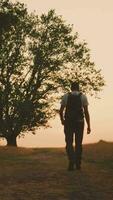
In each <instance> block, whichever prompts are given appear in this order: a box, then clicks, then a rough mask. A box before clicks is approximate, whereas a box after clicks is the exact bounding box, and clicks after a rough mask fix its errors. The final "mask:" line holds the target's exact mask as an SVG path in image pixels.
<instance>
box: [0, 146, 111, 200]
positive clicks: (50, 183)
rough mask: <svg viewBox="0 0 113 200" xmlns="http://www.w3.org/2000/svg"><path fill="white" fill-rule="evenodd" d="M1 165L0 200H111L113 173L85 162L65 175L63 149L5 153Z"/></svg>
mask: <svg viewBox="0 0 113 200" xmlns="http://www.w3.org/2000/svg"><path fill="white" fill-rule="evenodd" d="M86 156H87V151H86ZM92 156H93V157H94V154H92ZM88 159H89V158H88ZM0 162H1V165H0V200H101V199H102V200H113V169H111V168H109V169H108V168H106V167H102V166H100V165H98V164H97V163H95V162H92V161H91V160H90V159H89V160H87V159H86V158H84V160H83V164H82V170H81V171H76V170H75V171H73V172H68V171H67V169H66V168H67V157H66V154H65V150H64V149H39V150H38V149H33V150H32V149H31V150H22V149H20V150H16V151H14V149H12V150H10V151H9V150H8V149H7V150H6V151H5V150H3V151H2V152H1V156H0Z"/></svg>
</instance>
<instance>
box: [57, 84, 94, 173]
mask: <svg viewBox="0 0 113 200" xmlns="http://www.w3.org/2000/svg"><path fill="white" fill-rule="evenodd" d="M64 111H65V112H64ZM84 117H85V119H86V122H87V133H88V134H89V133H90V131H91V129H90V116H89V112H88V100H87V97H86V96H85V95H84V94H82V93H81V92H80V91H79V83H78V82H73V83H72V84H71V92H70V93H67V94H65V95H64V96H63V98H62V101H61V107H60V119H61V123H62V125H64V133H65V142H66V152H67V155H68V158H69V166H68V170H69V171H71V170H73V169H74V165H75V166H76V169H81V156H82V140H83V132H84ZM74 135H75V148H74V147H73V139H74Z"/></svg>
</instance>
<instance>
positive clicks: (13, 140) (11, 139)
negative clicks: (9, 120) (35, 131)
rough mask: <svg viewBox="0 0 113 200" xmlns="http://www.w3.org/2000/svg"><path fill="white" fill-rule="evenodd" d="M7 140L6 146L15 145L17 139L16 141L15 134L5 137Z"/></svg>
mask: <svg viewBox="0 0 113 200" xmlns="http://www.w3.org/2000/svg"><path fill="white" fill-rule="evenodd" d="M6 140H7V146H14V147H17V141H16V136H15V135H13V134H12V135H10V136H8V137H7V138H6Z"/></svg>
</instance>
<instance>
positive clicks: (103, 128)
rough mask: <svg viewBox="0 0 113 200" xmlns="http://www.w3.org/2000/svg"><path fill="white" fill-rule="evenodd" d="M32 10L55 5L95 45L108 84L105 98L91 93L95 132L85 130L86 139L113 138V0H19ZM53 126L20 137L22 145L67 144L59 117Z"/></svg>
mask: <svg viewBox="0 0 113 200" xmlns="http://www.w3.org/2000/svg"><path fill="white" fill-rule="evenodd" d="M19 1H20V2H24V3H25V4H26V5H27V7H28V9H29V11H30V12H31V11H34V10H35V11H36V12H37V14H39V15H40V14H41V13H45V12H48V10H49V9H55V10H56V13H57V14H60V15H62V16H63V18H64V19H65V20H66V21H67V23H70V24H73V25H74V30H75V31H77V32H78V33H79V36H80V39H81V40H84V39H85V40H86V42H87V43H88V47H89V48H90V49H91V56H92V60H93V61H94V62H95V64H96V65H97V66H98V67H99V68H101V69H102V74H103V76H104V78H105V81H106V87H104V89H103V92H102V93H100V94H99V97H100V98H101V99H95V98H94V97H89V111H90V115H91V127H92V133H91V134H90V135H87V134H86V130H85V131H84V143H89V142H90V143H91V142H97V141H99V140H100V139H103V140H107V141H113V0H19ZM13 2H15V1H13ZM51 125H52V128H51V129H49V128H48V129H47V130H41V131H37V132H38V133H37V135H35V136H31V135H28V136H26V137H25V138H24V139H19V140H18V144H19V145H21V146H36V147H37V146H38V147H44V146H52V147H54V146H64V144H65V143H64V134H63V127H62V126H61V124H60V120H59V118H58V117H57V118H56V120H55V121H52V122H51Z"/></svg>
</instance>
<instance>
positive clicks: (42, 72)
mask: <svg viewBox="0 0 113 200" xmlns="http://www.w3.org/2000/svg"><path fill="white" fill-rule="evenodd" d="M72 81H79V83H80V86H81V89H82V91H84V92H86V93H89V94H91V95H93V94H95V93H97V92H99V91H100V90H101V89H102V87H103V86H104V79H103V77H102V75H101V70H100V69H99V70H98V69H97V68H96V66H95V63H94V62H92V61H91V59H90V50H89V49H88V47H87V43H86V42H84V41H80V39H79V35H78V33H77V32H76V33H74V32H73V27H72V26H71V25H69V24H67V23H66V22H65V21H64V20H63V18H62V16H58V15H57V14H56V13H55V11H54V10H50V11H48V13H47V14H42V15H41V16H38V15H36V14H35V13H32V14H29V13H28V11H27V8H26V7H25V5H24V4H22V3H19V2H17V3H12V2H10V1H9V0H0V124H1V126H0V136H1V137H5V138H6V139H7V141H8V144H9V145H12V144H13V145H16V137H17V136H21V135H22V134H24V133H25V131H29V130H31V131H33V130H34V129H35V128H38V127H40V126H47V125H48V121H49V119H51V118H52V117H54V116H55V114H56V111H55V107H54V105H55V102H56V100H57V99H58V98H59V97H60V96H61V94H62V92H66V91H68V90H69V86H70V83H71V82H72ZM12 141H13V142H12Z"/></svg>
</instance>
